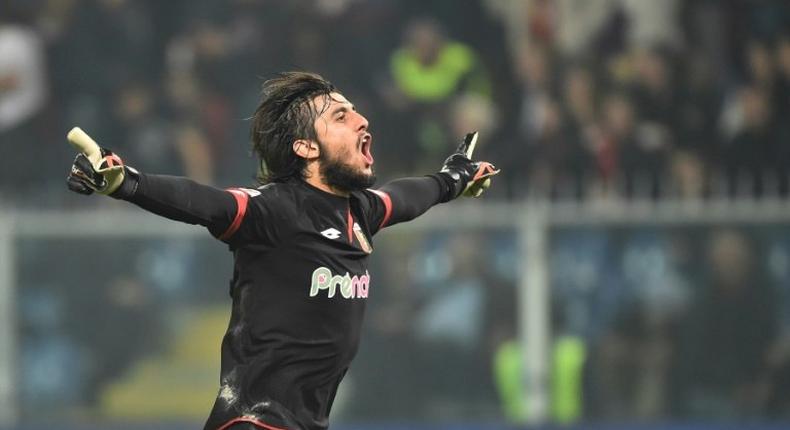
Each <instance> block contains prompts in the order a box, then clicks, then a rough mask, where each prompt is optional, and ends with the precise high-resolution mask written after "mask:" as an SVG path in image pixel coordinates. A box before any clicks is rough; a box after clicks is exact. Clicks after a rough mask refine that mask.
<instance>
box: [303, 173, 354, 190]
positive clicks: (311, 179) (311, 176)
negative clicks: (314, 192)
mask: <svg viewBox="0 0 790 430" xmlns="http://www.w3.org/2000/svg"><path fill="white" fill-rule="evenodd" d="M307 171H308V176H307V177H306V178H305V179H304V181H305V182H307V183H308V184H310V185H312V186H314V187H316V188H318V189H319V190H321V191H324V192H327V193H329V194H334V195H336V196H340V197H348V196H349V195H350V193H349V192H348V191H343V190H338V189H337V188H335V187H332V186H329V185H327V184H326V183H325V182H324V181H323V180H322V179H321V175H320V174H319V173H318V169H317V168H316V169H310V168H308V169H307Z"/></svg>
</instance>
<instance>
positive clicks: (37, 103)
mask: <svg viewBox="0 0 790 430" xmlns="http://www.w3.org/2000/svg"><path fill="white" fill-rule="evenodd" d="M6 7H8V9H6ZM17 8H19V6H13V5H8V6H5V5H4V6H3V12H2V14H0V160H2V163H3V167H2V168H0V196H4V195H5V194H7V193H12V192H16V193H18V195H20V196H21V195H25V193H29V192H30V191H32V188H33V187H34V186H35V187H38V191H37V194H40V193H41V192H42V186H43V185H45V184H44V183H42V182H44V181H45V179H43V178H42V175H41V174H40V171H41V170H44V169H45V170H46V171H53V170H49V169H50V168H52V164H50V163H49V162H48V160H46V159H43V160H40V164H38V168H35V169H34V168H23V167H22V166H28V165H30V164H31V162H32V161H33V160H35V159H40V158H41V157H38V155H39V154H40V153H41V152H42V151H43V150H44V148H42V147H41V145H43V144H49V143H50V142H47V139H46V138H45V136H46V133H43V132H42V128H44V127H43V124H44V121H43V120H44V117H43V114H44V112H45V106H46V104H47V102H48V101H49V99H48V88H47V87H48V85H47V72H46V60H45V51H44V41H43V40H42V38H41V36H40V35H39V33H38V31H37V30H36V29H35V28H34V27H32V26H31V25H29V24H26V23H25V21H27V18H28V17H27V16H26V13H23V10H22V9H17ZM28 195H30V194H28Z"/></svg>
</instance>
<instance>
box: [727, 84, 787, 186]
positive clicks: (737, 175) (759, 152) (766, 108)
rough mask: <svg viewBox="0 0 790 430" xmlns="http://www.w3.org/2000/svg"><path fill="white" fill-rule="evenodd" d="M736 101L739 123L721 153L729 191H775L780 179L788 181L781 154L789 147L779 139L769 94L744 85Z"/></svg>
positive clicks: (761, 89) (755, 87) (756, 87)
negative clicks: (782, 144)
mask: <svg viewBox="0 0 790 430" xmlns="http://www.w3.org/2000/svg"><path fill="white" fill-rule="evenodd" d="M735 103H737V104H736V105H735V109H737V113H738V117H737V121H738V123H737V125H736V126H735V127H734V128H735V131H734V133H733V134H732V136H731V137H730V138H729V139H728V140H727V141H726V142H725V144H724V147H723V148H722V152H721V158H722V164H723V166H724V168H725V169H726V172H727V174H728V179H729V191H730V193H731V194H734V195H738V196H744V195H758V196H759V195H763V194H775V193H776V191H777V188H778V184H779V183H780V181H781V182H782V183H784V182H785V181H786V177H785V176H786V172H787V170H786V166H785V164H786V163H784V162H783V158H782V156H783V155H785V154H786V151H787V148H785V147H783V146H780V143H779V141H777V136H776V131H777V129H776V128H775V123H774V118H773V112H772V106H771V102H770V99H769V97H768V93H766V92H765V90H764V89H763V88H761V87H759V86H756V85H753V86H747V87H743V88H741V89H740V90H739V91H738V93H737V99H736V101H735ZM784 187H786V184H785V185H783V188H784Z"/></svg>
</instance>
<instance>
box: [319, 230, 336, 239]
mask: <svg viewBox="0 0 790 430" xmlns="http://www.w3.org/2000/svg"><path fill="white" fill-rule="evenodd" d="M321 234H322V235H323V236H324V237H325V238H327V239H337V238H338V237H340V232H339V231H337V230H336V229H334V228H328V229H326V230H324V231H322V232H321Z"/></svg>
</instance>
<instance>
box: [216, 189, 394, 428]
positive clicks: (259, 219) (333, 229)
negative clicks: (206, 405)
mask: <svg viewBox="0 0 790 430" xmlns="http://www.w3.org/2000/svg"><path fill="white" fill-rule="evenodd" d="M231 191H232V192H233V193H234V196H235V197H236V199H237V201H238V208H239V209H238V213H237V215H236V217H235V219H234V221H235V223H234V224H233V225H231V227H230V229H229V230H228V231H226V232H224V233H223V236H225V237H224V240H225V241H226V242H228V243H229V245H230V247H231V250H232V251H233V254H234V269H233V280H232V281H231V296H232V297H233V311H232V314H231V320H230V325H229V327H228V331H227V333H226V334H225V337H224V339H223V341H222V375H221V388H220V392H219V395H218V397H217V400H216V403H215V405H214V409H213V411H212V412H211V416H210V418H209V420H208V422H207V424H206V427H205V428H206V429H211V430H214V429H217V428H220V427H221V426H223V425H224V424H226V423H229V422H231V421H233V420H239V419H255V420H258V421H260V422H261V423H265V424H266V425H270V426H276V427H280V428H293V427H297V426H301V427H304V428H309V429H323V428H326V427H327V426H328V416H329V410H330V408H331V407H332V401H333V400H334V398H335V393H336V392H337V388H338V384H339V383H340V381H341V380H342V379H343V375H345V373H346V370H347V369H348V366H349V364H350V363H351V359H352V358H353V357H354V355H355V354H356V352H357V346H358V345H359V335H360V329H361V325H362V316H363V314H364V312H365V303H366V301H367V299H368V296H369V295H370V294H371V292H372V291H373V290H374V288H375V287H374V283H373V281H372V279H371V275H370V273H369V272H368V257H369V255H370V252H371V251H372V248H371V243H372V237H373V235H374V234H375V233H376V232H377V231H378V230H379V229H380V228H381V227H382V226H383V225H384V224H386V222H387V221H388V215H389V214H391V201H390V199H389V197H388V196H387V195H386V194H385V193H383V192H374V191H363V192H355V193H353V194H352V195H351V197H350V198H345V197H339V196H336V195H333V194H329V193H326V192H324V191H321V190H319V189H317V188H314V187H312V186H310V185H308V184H306V183H305V182H301V181H299V182H292V183H287V184H270V185H267V186H264V187H262V188H260V189H258V190H245V189H237V190H231Z"/></svg>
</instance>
